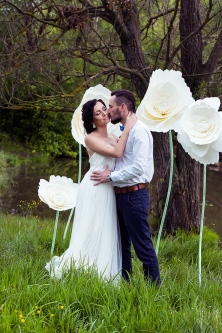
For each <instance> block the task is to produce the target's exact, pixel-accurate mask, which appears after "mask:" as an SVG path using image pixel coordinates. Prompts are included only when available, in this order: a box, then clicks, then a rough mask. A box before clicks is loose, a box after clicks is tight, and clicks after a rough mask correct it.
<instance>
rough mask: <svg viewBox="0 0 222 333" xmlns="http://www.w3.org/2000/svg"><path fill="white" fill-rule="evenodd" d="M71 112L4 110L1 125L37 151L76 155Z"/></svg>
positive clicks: (13, 137) (17, 139) (58, 154)
mask: <svg viewBox="0 0 222 333" xmlns="http://www.w3.org/2000/svg"><path fill="white" fill-rule="evenodd" d="M71 118H72V114H71V113H62V112H58V113H56V112H42V111H39V110H35V111H33V110H32V111H31V110H30V111H28V110H25V111H8V112H7V114H6V113H5V112H4V111H0V128H1V130H2V131H5V132H6V133H9V135H10V137H11V139H13V141H15V142H16V141H19V142H20V143H21V144H23V145H25V146H26V147H28V148H29V149H31V150H32V151H33V152H38V153H43V154H45V155H49V156H53V157H55V156H68V157H76V156H77V151H78V144H77V142H75V141H74V139H73V137H72V134H71Z"/></svg>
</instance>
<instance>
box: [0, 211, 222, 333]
mask: <svg viewBox="0 0 222 333" xmlns="http://www.w3.org/2000/svg"><path fill="white" fill-rule="evenodd" d="M53 227H54V221H53V220H39V219H38V218H35V217H29V218H25V217H21V216H11V215H1V219H0V229H1V233H0V252H1V257H0V263H1V267H2V268H4V269H3V272H2V274H1V280H0V281H1V282H0V284H1V289H0V299H1V303H0V317H1V320H0V331H1V332H4V333H13V332H16V333H17V332H31V331H33V332H34V331H35V332H39V333H40V332H41V333H52V332H54V333H59V332H62V333H65V332H70V333H71V332H72V333H74V332H78V333H80V332H81V333H86V332H96V333H104V332H110V333H111V332H127V333H131V332H132V333H135V332H155V333H157V332H158V333H161V332H163V333H174V332H179V333H180V332H181V333H185V332H186V333H194V332H201V333H202V332H207V333H215V332H222V313H221V311H222V310H221V309H222V298H221V288H222V283H221V273H222V270H221V263H222V250H221V249H219V248H218V236H217V235H216V234H215V233H213V232H212V231H209V230H207V229H206V228H205V229H204V234H203V251H202V284H201V286H200V287H199V286H198V239H199V238H198V235H186V234H185V233H183V232H178V233H177V235H176V236H175V237H173V236H169V237H167V238H166V239H163V240H162V241H161V244H160V248H159V262H160V270H161V276H162V285H161V286H160V288H158V289H156V288H155V287H154V286H152V285H150V284H147V283H146V282H145V281H144V280H143V275H142V267H141V265H140V262H139V261H138V260H137V258H136V257H135V256H134V258H133V267H134V273H133V276H132V280H131V283H130V284H128V283H126V282H124V281H122V282H121V283H120V284H119V285H118V286H115V285H114V284H113V283H111V282H105V281H103V280H102V279H99V278H98V277H97V276H96V274H95V273H94V272H93V271H90V270H88V271H80V270H78V271H76V270H74V269H73V270H72V272H71V273H69V274H67V275H66V276H64V278H63V279H62V280H61V281H57V280H53V279H50V278H49V276H48V274H47V272H46V270H45V269H44V266H45V264H46V262H47V261H48V260H49V258H50V248H51V242H52V234H53ZM64 228H65V224H62V223H59V226H58V232H57V238H56V243H55V251H54V253H55V254H56V255H61V254H62V253H63V251H64V249H66V248H67V247H68V243H69V238H70V230H69V231H68V235H67V238H66V243H65V245H64V247H63V246H62V236H63V232H64Z"/></svg>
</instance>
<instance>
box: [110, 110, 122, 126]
mask: <svg viewBox="0 0 222 333" xmlns="http://www.w3.org/2000/svg"><path fill="white" fill-rule="evenodd" d="M115 115H116V117H115V118H114V119H111V123H112V124H114V125H115V124H118V123H120V122H121V121H122V119H123V117H122V116H121V115H120V111H119V108H117V109H116V114H115Z"/></svg>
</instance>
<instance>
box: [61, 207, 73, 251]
mask: <svg viewBox="0 0 222 333" xmlns="http://www.w3.org/2000/svg"><path fill="white" fill-rule="evenodd" d="M74 209H75V207H73V208H72V209H71V212H70V214H69V218H68V221H67V223H66V228H65V231H64V235H63V245H64V242H65V239H66V234H67V231H68V228H69V223H70V221H71V218H72V214H73V212H74Z"/></svg>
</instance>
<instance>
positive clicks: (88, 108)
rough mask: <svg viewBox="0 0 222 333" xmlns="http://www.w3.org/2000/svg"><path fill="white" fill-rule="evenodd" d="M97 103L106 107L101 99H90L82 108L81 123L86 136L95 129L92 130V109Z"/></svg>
mask: <svg viewBox="0 0 222 333" xmlns="http://www.w3.org/2000/svg"><path fill="white" fill-rule="evenodd" d="M97 102H101V103H102V104H103V105H104V106H105V107H106V104H105V103H104V102H103V101H102V100H101V99H92V100H90V101H88V102H86V103H85V104H84V105H83V107H82V121H83V126H84V128H85V130H86V133H87V134H89V133H91V132H93V131H95V128H93V109H94V106H95V105H96V103H97Z"/></svg>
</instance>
